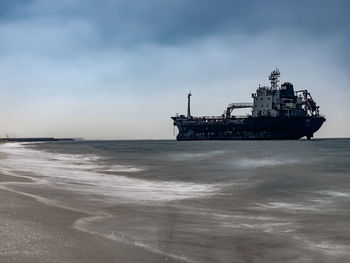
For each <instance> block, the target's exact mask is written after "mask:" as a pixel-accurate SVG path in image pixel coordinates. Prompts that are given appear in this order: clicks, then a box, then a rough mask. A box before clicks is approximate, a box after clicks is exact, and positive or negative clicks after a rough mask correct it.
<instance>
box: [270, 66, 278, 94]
mask: <svg viewBox="0 0 350 263" xmlns="http://www.w3.org/2000/svg"><path fill="white" fill-rule="evenodd" d="M280 76H281V73H280V71H279V69H278V68H276V69H275V70H274V71H272V72H271V74H270V76H269V80H270V82H271V89H277V88H278V82H279V79H278V78H279V77H280Z"/></svg>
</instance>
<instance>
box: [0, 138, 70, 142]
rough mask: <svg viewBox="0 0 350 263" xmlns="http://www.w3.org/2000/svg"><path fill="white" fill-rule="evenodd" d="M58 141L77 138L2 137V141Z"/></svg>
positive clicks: (0, 140) (0, 139)
mask: <svg viewBox="0 0 350 263" xmlns="http://www.w3.org/2000/svg"><path fill="white" fill-rule="evenodd" d="M56 141H75V139H74V138H54V137H36V138H0V142H56Z"/></svg>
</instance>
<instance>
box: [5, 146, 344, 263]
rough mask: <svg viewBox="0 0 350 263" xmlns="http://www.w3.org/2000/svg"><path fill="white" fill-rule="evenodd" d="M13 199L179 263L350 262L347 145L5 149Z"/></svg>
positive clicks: (95, 232)
mask: <svg viewBox="0 0 350 263" xmlns="http://www.w3.org/2000/svg"><path fill="white" fill-rule="evenodd" d="M0 156H1V159H0V173H2V174H7V175H12V176H19V177H25V178H29V179H30V180H31V181H30V182H16V183H8V184H6V187H7V188H9V189H11V190H12V191H16V192H19V193H23V194H26V195H29V196H34V197H35V198H37V200H38V201H40V202H44V203H46V204H48V205H53V206H58V207H65V208H68V209H73V210H76V211H82V212H84V213H86V215H87V216H86V217H84V218H80V219H78V220H77V221H76V222H74V223H73V225H72V227H74V228H76V229H79V230H81V231H86V232H89V233H92V234H95V235H100V236H104V237H106V238H108V239H113V240H116V241H118V242H122V243H126V244H129V245H131V246H135V247H138V248H143V249H146V250H149V251H152V252H154V253H158V254H161V255H164V256H165V258H172V259H177V260H178V261H179V262H350V139H313V140H310V141H307V140H296V141H189V142H177V141H173V140H144V141H143V140H132V141H85V140H83V141H75V142H46V143H5V144H1V145H0Z"/></svg>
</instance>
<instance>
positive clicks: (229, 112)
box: [226, 102, 253, 118]
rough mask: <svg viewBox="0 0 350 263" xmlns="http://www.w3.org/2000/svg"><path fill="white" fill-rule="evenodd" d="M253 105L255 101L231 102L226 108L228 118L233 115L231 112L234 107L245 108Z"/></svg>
mask: <svg viewBox="0 0 350 263" xmlns="http://www.w3.org/2000/svg"><path fill="white" fill-rule="evenodd" d="M252 107H253V103H249V102H238V103H237V102H234V103H231V104H229V105H228V106H227V108H226V118H230V117H231V113H232V111H233V110H234V109H244V108H252Z"/></svg>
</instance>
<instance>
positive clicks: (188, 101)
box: [187, 91, 192, 118]
mask: <svg viewBox="0 0 350 263" xmlns="http://www.w3.org/2000/svg"><path fill="white" fill-rule="evenodd" d="M191 96H192V93H191V91H190V92H189V93H188V95H187V118H191Z"/></svg>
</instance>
